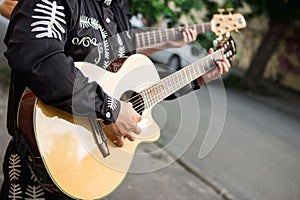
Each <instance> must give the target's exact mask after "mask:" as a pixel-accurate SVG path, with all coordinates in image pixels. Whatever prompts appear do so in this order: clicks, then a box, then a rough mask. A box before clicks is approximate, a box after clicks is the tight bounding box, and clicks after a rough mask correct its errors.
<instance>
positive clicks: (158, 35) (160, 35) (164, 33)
mask: <svg viewBox="0 0 300 200" xmlns="http://www.w3.org/2000/svg"><path fill="white" fill-rule="evenodd" d="M209 27H210V24H207V23H204V24H203V25H202V24H197V25H189V26H181V27H177V28H174V29H172V28H170V29H160V30H153V31H146V32H141V33H137V34H136V39H137V40H138V41H137V42H138V44H141V43H142V44H144V46H146V44H145V43H147V42H148V43H154V44H157V43H162V42H164V41H165V40H164V39H169V38H171V37H172V35H173V38H172V39H175V40H176V39H181V38H182V32H181V31H182V30H183V29H184V28H193V29H195V28H196V31H197V33H198V34H200V33H203V32H206V30H209ZM174 34H176V35H175V37H174ZM151 35H152V36H151ZM149 36H150V37H149ZM176 36H177V37H178V38H177V37H176ZM179 37H181V38H179ZM150 41H151V42H150ZM157 41H159V42H157ZM139 46H143V45H139Z"/></svg>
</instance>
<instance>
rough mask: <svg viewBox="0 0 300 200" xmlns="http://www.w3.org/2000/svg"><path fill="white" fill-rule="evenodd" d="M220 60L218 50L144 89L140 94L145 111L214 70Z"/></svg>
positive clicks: (221, 55) (220, 54) (220, 55)
mask: <svg viewBox="0 0 300 200" xmlns="http://www.w3.org/2000/svg"><path fill="white" fill-rule="evenodd" d="M221 58H223V53H222V50H221V49H220V50H217V51H215V52H214V53H212V54H209V55H208V56H206V57H204V58H202V59H200V60H198V61H196V62H194V63H193V64H190V65H189V66H187V67H185V68H183V69H181V70H180V71H177V72H175V73H173V74H171V75H170V76H167V77H165V78H164V79H161V80H160V81H158V82H157V83H155V84H153V85H151V86H149V87H148V88H146V89H144V90H143V91H142V92H140V94H141V95H142V97H143V100H144V105H145V109H147V108H150V107H151V106H153V105H155V104H157V103H159V102H160V101H162V100H164V99H165V98H166V97H168V96H169V95H171V94H173V93H174V92H176V91H177V90H179V89H180V88H182V87H184V86H185V85H187V84H189V83H190V82H191V81H193V80H195V79H197V78H198V77H200V76H202V75H203V74H205V73H206V72H208V71H210V70H211V69H213V68H215V67H216V63H215V61H216V60H218V59H221Z"/></svg>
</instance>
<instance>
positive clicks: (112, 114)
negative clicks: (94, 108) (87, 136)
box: [97, 95, 121, 124]
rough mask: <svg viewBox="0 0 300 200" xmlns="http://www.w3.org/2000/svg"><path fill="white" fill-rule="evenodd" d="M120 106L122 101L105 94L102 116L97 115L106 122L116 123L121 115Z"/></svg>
mask: <svg viewBox="0 0 300 200" xmlns="http://www.w3.org/2000/svg"><path fill="white" fill-rule="evenodd" d="M120 106H121V104H120V101H118V100H117V99H115V98H113V97H110V96H108V95H105V96H104V102H103V106H102V109H101V113H100V116H97V117H98V118H102V119H103V120H104V124H110V123H114V122H116V120H117V118H118V116H119V112H120Z"/></svg>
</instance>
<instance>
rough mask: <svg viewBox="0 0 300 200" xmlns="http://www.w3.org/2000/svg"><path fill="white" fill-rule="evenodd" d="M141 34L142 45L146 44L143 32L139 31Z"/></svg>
mask: <svg viewBox="0 0 300 200" xmlns="http://www.w3.org/2000/svg"><path fill="white" fill-rule="evenodd" d="M141 36H142V41H143V44H144V46H147V45H146V42H145V38H144V33H141Z"/></svg>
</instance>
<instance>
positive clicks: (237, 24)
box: [210, 9, 246, 36]
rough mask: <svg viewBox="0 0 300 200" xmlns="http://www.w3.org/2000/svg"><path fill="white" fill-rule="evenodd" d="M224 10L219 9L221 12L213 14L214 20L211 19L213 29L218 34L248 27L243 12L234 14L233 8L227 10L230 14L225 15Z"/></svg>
mask: <svg viewBox="0 0 300 200" xmlns="http://www.w3.org/2000/svg"><path fill="white" fill-rule="evenodd" d="M224 11H225V10H224V9H219V12H220V14H215V15H213V17H212V20H211V21H210V25H211V30H212V31H213V32H214V33H215V35H216V36H219V35H223V34H225V33H226V32H229V31H237V30H238V29H241V28H245V27H246V20H245V18H244V16H243V15H242V14H240V13H235V14H232V13H231V12H232V9H227V10H226V11H227V12H228V13H229V14H227V15H224V14H223V12H224Z"/></svg>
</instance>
